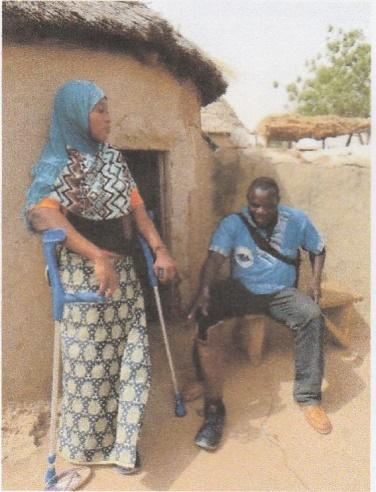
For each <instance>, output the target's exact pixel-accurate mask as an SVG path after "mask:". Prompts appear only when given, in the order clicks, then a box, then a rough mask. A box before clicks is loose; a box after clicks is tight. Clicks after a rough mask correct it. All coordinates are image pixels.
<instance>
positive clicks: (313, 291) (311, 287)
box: [307, 279, 321, 304]
mask: <svg viewBox="0 0 376 492" xmlns="http://www.w3.org/2000/svg"><path fill="white" fill-rule="evenodd" d="M307 294H308V295H309V296H310V297H311V298H312V299H313V300H314V301H315V303H316V304H318V303H319V301H320V297H321V285H320V281H319V280H316V279H311V281H310V283H309V284H308V288H307Z"/></svg>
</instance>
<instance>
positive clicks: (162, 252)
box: [153, 246, 177, 284]
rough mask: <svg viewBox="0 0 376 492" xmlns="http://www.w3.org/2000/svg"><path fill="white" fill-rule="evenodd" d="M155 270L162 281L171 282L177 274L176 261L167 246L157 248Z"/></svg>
mask: <svg viewBox="0 0 376 492" xmlns="http://www.w3.org/2000/svg"><path fill="white" fill-rule="evenodd" d="M153 270H154V273H155V275H156V277H157V278H158V280H159V281H160V282H162V283H163V284H164V283H167V282H171V280H173V279H174V278H175V277H176V276H177V269H176V263H175V261H174V260H173V259H172V257H171V255H170V253H169V252H168V250H167V248H166V247H164V246H163V247H161V248H158V249H157V252H156V258H155V261H154V265H153Z"/></svg>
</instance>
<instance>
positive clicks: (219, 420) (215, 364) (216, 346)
mask: <svg viewBox="0 0 376 492" xmlns="http://www.w3.org/2000/svg"><path fill="white" fill-rule="evenodd" d="M219 325H220V323H217V324H216V325H214V326H212V327H210V328H209V329H208V330H207V332H206V334H207V337H206V340H203V339H201V338H199V337H197V338H196V340H195V347H196V349H195V350H196V358H197V360H196V362H197V365H196V371H197V372H198V377H199V379H201V382H202V384H203V388H204V397H205V404H204V422H203V424H202V426H201V427H200V429H199V431H198V433H197V435H196V437H195V444H196V445H197V446H199V447H200V448H203V449H206V450H210V451H212V450H215V449H216V448H217V447H218V445H219V443H220V440H221V437H222V433H223V426H224V422H225V415H226V410H225V406H224V404H223V386H224V367H223V362H224V361H223V359H224V350H223V342H222V339H221V337H220V334H221V333H220V330H218V326H219Z"/></svg>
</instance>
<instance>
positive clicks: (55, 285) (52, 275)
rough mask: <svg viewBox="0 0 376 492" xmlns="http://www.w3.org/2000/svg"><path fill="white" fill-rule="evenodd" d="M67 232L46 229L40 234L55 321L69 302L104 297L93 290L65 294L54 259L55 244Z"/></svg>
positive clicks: (99, 299) (101, 298) (97, 299)
mask: <svg viewBox="0 0 376 492" xmlns="http://www.w3.org/2000/svg"><path fill="white" fill-rule="evenodd" d="M66 237H67V234H66V232H65V230H64V229H48V230H47V231H44V232H43V234H42V241H43V252H44V257H45V260H46V264H47V268H48V277H49V280H50V285H51V291H52V309H53V317H54V320H55V321H60V320H61V318H62V317H63V311H64V305H65V304H66V303H68V302H69V303H70V302H104V301H105V298H104V297H103V296H100V295H98V294H96V293H95V292H77V293H75V294H67V293H66V292H65V291H64V288H63V286H62V284H61V280H60V275H59V269H58V266H57V261H56V246H57V244H58V243H62V242H63V241H64V240H65V238H66Z"/></svg>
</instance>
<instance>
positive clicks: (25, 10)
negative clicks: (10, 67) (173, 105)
mask: <svg viewBox="0 0 376 492" xmlns="http://www.w3.org/2000/svg"><path fill="white" fill-rule="evenodd" d="M2 5H3V41H4V43H6V42H7V40H12V41H16V42H20V43H30V42H38V41H40V40H43V39H55V40H60V41H65V42H69V43H74V44H78V45H80V46H81V45H85V46H90V47H94V48H104V49H108V50H111V51H120V52H125V53H128V54H131V55H132V56H135V57H136V58H137V59H138V60H140V61H142V62H143V63H155V60H156V58H157V61H158V62H161V63H164V64H165V66H166V67H167V68H168V70H169V71H170V72H171V73H172V74H173V75H174V76H175V77H177V78H179V79H187V78H188V79H191V80H192V81H193V82H194V84H195V85H196V87H197V88H198V90H199V93H200V95H201V101H202V105H206V104H209V103H211V102H213V101H214V100H215V99H217V98H218V97H219V96H221V95H222V94H223V93H224V92H225V90H226V87H227V83H226V81H225V80H224V78H223V76H222V74H221V72H220V71H219V69H218V68H217V67H216V65H215V64H214V63H213V62H212V61H211V60H210V59H209V58H208V57H207V56H206V55H205V54H204V53H203V52H202V51H200V49H199V48H197V47H196V46H195V45H194V44H193V43H191V42H190V41H188V40H187V39H185V38H183V37H182V36H181V35H180V34H179V33H178V32H176V31H175V30H174V29H173V28H172V27H171V26H170V24H169V23H168V22H167V21H166V20H164V19H162V18H161V17H160V16H159V15H158V14H156V13H155V12H154V11H152V10H150V9H149V8H148V7H147V6H146V5H144V4H142V3H139V2H132V1H106V2H103V1H97V0H95V1H73V0H71V1H59V0H57V1H35V0H32V1H18V0H7V1H3V2H2ZM155 55H157V57H155Z"/></svg>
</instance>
